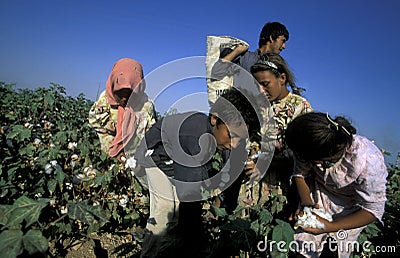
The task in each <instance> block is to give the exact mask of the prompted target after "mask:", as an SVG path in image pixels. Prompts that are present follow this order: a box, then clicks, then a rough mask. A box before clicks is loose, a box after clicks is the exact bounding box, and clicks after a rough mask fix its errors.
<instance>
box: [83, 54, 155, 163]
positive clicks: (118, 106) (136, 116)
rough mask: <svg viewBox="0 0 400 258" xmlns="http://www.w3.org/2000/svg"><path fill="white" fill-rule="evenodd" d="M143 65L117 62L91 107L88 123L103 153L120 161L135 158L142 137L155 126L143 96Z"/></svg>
mask: <svg viewBox="0 0 400 258" xmlns="http://www.w3.org/2000/svg"><path fill="white" fill-rule="evenodd" d="M145 88H146V83H145V81H144V80H143V68H142V65H141V64H140V63H139V62H137V61H135V60H133V59H130V58H122V59H120V60H118V61H117V62H116V63H115V64H114V66H113V68H112V71H111V73H110V75H109V77H108V80H107V83H106V90H105V91H104V92H102V94H101V95H100V97H99V99H98V100H97V101H96V102H95V103H94V104H93V106H92V107H91V109H90V112H89V123H90V125H91V126H92V127H93V128H94V129H95V130H96V132H97V134H98V136H99V138H100V143H101V149H102V152H103V153H107V154H108V155H109V156H110V157H116V158H118V159H119V160H121V158H122V157H123V156H124V155H125V154H126V152H129V153H130V154H134V152H135V151H136V148H137V146H138V145H139V143H140V141H141V139H142V138H143V136H144V133H145V132H146V130H147V129H148V128H150V126H151V125H152V124H153V123H155V117H156V116H155V109H154V104H153V102H152V101H151V100H150V99H149V98H148V96H147V95H146V93H145V92H144V91H145Z"/></svg>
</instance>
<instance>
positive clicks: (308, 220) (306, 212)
mask: <svg viewBox="0 0 400 258" xmlns="http://www.w3.org/2000/svg"><path fill="white" fill-rule="evenodd" d="M313 213H315V214H317V215H318V216H320V217H322V218H324V219H326V220H328V221H332V216H331V215H330V214H329V213H327V212H325V210H324V209H322V208H319V209H315V208H310V207H304V209H303V215H302V216H298V219H297V222H296V224H295V225H294V229H297V228H299V227H301V228H320V229H323V228H324V223H322V222H321V221H319V220H318V219H317V216H315V215H314V214H313Z"/></svg>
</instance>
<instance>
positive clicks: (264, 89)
mask: <svg viewBox="0 0 400 258" xmlns="http://www.w3.org/2000/svg"><path fill="white" fill-rule="evenodd" d="M254 78H255V79H256V80H257V82H258V84H259V89H260V92H261V94H264V95H265V97H267V98H268V100H269V101H270V102H272V101H274V100H280V99H283V98H284V97H286V96H287V95H288V94H289V90H288V89H287V88H286V85H285V83H286V74H284V73H282V74H281V75H280V76H279V77H276V75H275V74H273V73H272V72H271V71H259V72H256V73H255V74H254Z"/></svg>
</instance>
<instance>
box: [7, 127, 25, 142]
mask: <svg viewBox="0 0 400 258" xmlns="http://www.w3.org/2000/svg"><path fill="white" fill-rule="evenodd" d="M22 130H24V126H23V125H15V126H13V127H12V129H11V132H9V133H8V134H7V138H8V139H14V138H15V137H16V136H18V135H19V134H20V133H21V131H22Z"/></svg>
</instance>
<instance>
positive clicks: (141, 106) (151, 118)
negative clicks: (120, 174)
mask: <svg viewBox="0 0 400 258" xmlns="http://www.w3.org/2000/svg"><path fill="white" fill-rule="evenodd" d="M134 110H135V115H136V120H135V121H136V123H137V129H136V132H135V135H134V136H133V137H132V144H131V145H130V149H129V154H134V153H135V151H136V148H137V147H138V145H139V144H140V141H141V140H142V139H143V137H144V134H145V132H146V131H147V130H148V129H149V128H150V127H151V126H152V125H153V124H154V123H155V111H154V104H153V102H152V101H151V100H150V99H149V98H148V97H147V95H144V96H143V98H142V99H141V102H140V103H138V104H137V105H136V106H135V107H134ZM117 117H118V108H117V107H112V106H110V104H108V102H107V97H106V92H105V91H104V92H102V93H101V95H100V97H99V99H98V100H97V101H96V102H95V103H94V104H93V105H92V107H91V109H90V111H89V124H90V125H91V126H92V128H94V130H95V131H96V132H97V135H98V136H99V139H100V144H101V151H102V153H104V154H108V153H109V148H110V144H111V143H112V141H113V139H114V137H115V134H116V125H117Z"/></svg>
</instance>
